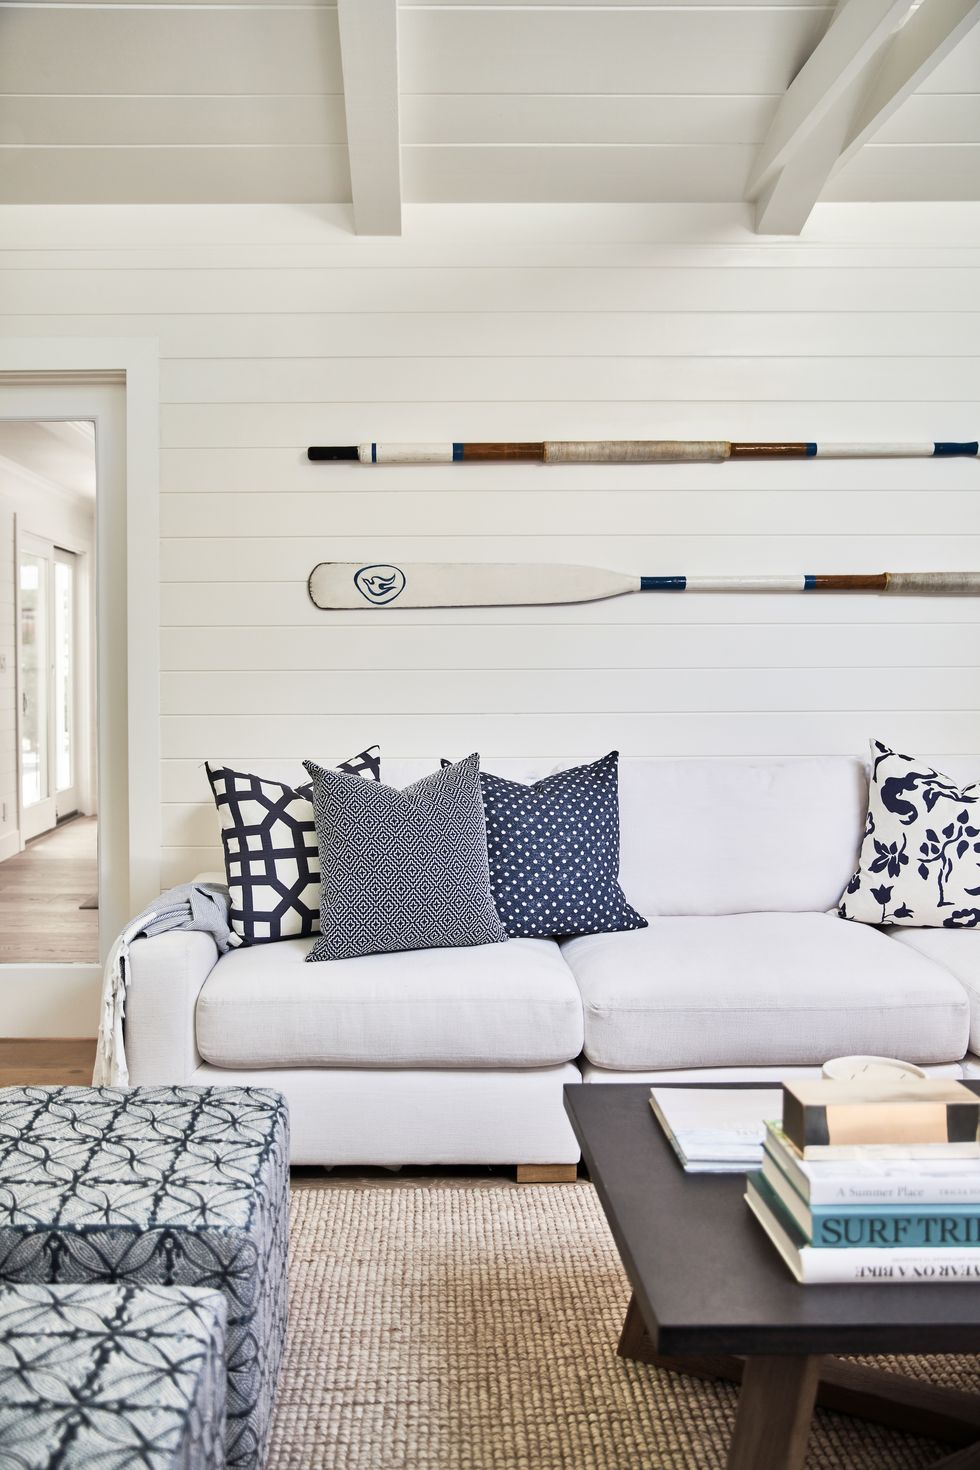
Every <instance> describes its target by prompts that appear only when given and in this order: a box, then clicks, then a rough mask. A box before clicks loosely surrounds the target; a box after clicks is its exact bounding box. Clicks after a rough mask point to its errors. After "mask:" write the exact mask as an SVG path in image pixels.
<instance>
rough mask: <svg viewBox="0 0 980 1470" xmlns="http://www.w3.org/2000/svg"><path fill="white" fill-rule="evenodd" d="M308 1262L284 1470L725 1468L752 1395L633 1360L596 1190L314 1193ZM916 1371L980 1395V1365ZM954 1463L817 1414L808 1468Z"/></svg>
mask: <svg viewBox="0 0 980 1470" xmlns="http://www.w3.org/2000/svg"><path fill="white" fill-rule="evenodd" d="M291 1257H292V1283H291V1292H292V1306H291V1315H290V1335H289V1343H288V1347H287V1356H286V1362H285V1367H284V1371H283V1377H282V1381H281V1387H280V1394H279V1404H278V1410H277V1415H276V1422H275V1428H274V1432H273V1444H272V1451H271V1454H270V1457H269V1462H268V1467H267V1470H334V1467H337V1470H340V1467H345V1470H395V1467H419V1470H559V1467H560V1470H573V1467H574V1470H641V1467H642V1470H702V1467H704V1470H712V1467H719V1470H721V1467H723V1466H724V1463H725V1453H726V1449H727V1445H728V1440H729V1436H730V1433H731V1427H732V1423H733V1419H734V1413H735V1404H736V1390H735V1389H734V1388H733V1387H732V1386H730V1385H728V1384H723V1383H717V1382H704V1381H699V1380H695V1379H691V1378H686V1377H682V1376H680V1375H677V1374H672V1373H667V1372H663V1371H660V1370H658V1369H654V1368H649V1367H644V1366H641V1365H639V1364H634V1363H627V1362H624V1361H623V1360H622V1359H620V1358H617V1356H616V1342H617V1339H618V1336H619V1330H620V1327H621V1325H622V1319H623V1313H624V1311H625V1309H626V1302H627V1299H628V1297H629V1287H628V1285H627V1282H626V1278H625V1277H624V1275H623V1272H622V1268H621V1266H620V1264H619V1260H618V1257H617V1255H616V1250H615V1247H614V1246H613V1243H612V1239H611V1237H610V1235H609V1231H608V1228H607V1226H606V1223H605V1220H604V1217H603V1215H602V1211H601V1209H600V1208H599V1204H598V1201H597V1199H596V1196H595V1192H594V1191H593V1189H592V1187H591V1186H590V1185H588V1184H574V1185H550V1186H524V1187H521V1188H518V1187H508V1186H507V1185H506V1184H503V1183H501V1184H500V1185H498V1186H496V1187H494V1186H490V1187H488V1186H484V1187H479V1186H475V1187H459V1186H458V1185H446V1186H444V1187H425V1186H423V1187H417V1186H407V1185H397V1184H396V1185H392V1186H388V1187H384V1186H377V1185H357V1186H353V1187H330V1186H327V1187H324V1188H309V1187H308V1188H301V1189H297V1190H295V1191H294V1194H293V1215H292V1241H291ZM895 1290H896V1291H898V1290H901V1288H900V1287H896V1288H895ZM950 1290H955V1288H953V1287H951V1288H950ZM892 1366H900V1365H898V1364H894V1365H892ZM901 1366H903V1367H905V1368H907V1369H908V1371H914V1372H917V1373H921V1374H923V1375H926V1376H930V1377H933V1378H936V1379H942V1380H943V1381H945V1382H949V1383H954V1384H956V1385H958V1386H960V1387H965V1388H971V1389H972V1388H974V1387H976V1388H977V1389H978V1390H980V1360H978V1359H973V1358H970V1359H963V1358H960V1359H951V1358H941V1359H933V1360H931V1361H925V1360H918V1361H917V1362H914V1363H913V1362H909V1363H907V1364H903V1365H901ZM949 1448H950V1447H949V1446H947V1447H946V1452H948V1450H949ZM942 1452H943V1446H940V1445H937V1444H933V1443H931V1442H929V1441H926V1440H922V1439H911V1438H907V1437H905V1436H903V1435H899V1434H895V1433H893V1432H890V1431H887V1430H884V1429H881V1428H879V1427H877V1426H873V1425H869V1424H861V1423H858V1422H857V1421H856V1420H853V1419H848V1418H845V1417H843V1416H841V1415H835V1414H829V1413H825V1412H823V1411H818V1413H817V1416H816V1420H815V1426H814V1430H813V1435H812V1438H811V1443H810V1452H809V1457H808V1460H807V1466H808V1470H809V1467H811V1466H812V1467H814V1470H817V1467H819V1470H844V1467H848V1470H906V1467H909V1470H912V1467H918V1466H923V1465H926V1464H928V1462H929V1460H930V1459H935V1458H937V1457H938V1456H939V1455H940V1454H941V1453H942Z"/></svg>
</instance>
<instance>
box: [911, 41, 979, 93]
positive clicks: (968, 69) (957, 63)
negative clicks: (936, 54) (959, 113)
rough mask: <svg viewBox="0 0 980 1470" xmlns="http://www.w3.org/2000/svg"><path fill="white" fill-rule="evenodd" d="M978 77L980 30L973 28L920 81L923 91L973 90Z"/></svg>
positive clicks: (975, 87)
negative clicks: (943, 59)
mask: <svg viewBox="0 0 980 1470" xmlns="http://www.w3.org/2000/svg"><path fill="white" fill-rule="evenodd" d="M977 77H980V31H978V30H977V29H976V27H974V28H973V30H971V31H968V32H967V34H966V35H965V36H964V37H963V39H962V41H960V43H959V44H958V45H957V46H954V48H953V50H952V51H951V52H950V54H949V55H948V56H947V57H946V59H945V61H941V62H940V63H939V65H938V66H937V67H936V69H935V70H934V71H932V72H930V74H929V75H928V76H927V77H926V79H925V81H924V82H923V83H922V87H921V89H920V90H921V91H923V92H975V91H976V89H977Z"/></svg>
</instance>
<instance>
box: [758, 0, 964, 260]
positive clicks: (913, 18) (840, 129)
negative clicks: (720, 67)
mask: <svg viewBox="0 0 980 1470" xmlns="http://www.w3.org/2000/svg"><path fill="white" fill-rule="evenodd" d="M856 3H857V0H850V4H849V5H848V6H847V7H846V9H853V8H854V6H855V4H856ZM844 13H846V12H845V10H840V11H839V12H838V14H839V15H842V14H844ZM978 20H980V0H922V4H921V5H919V7H918V8H917V9H915V10H913V11H912V13H911V14H910V15H909V17H908V19H907V20H906V22H905V24H904V25H901V26H900V27H899V28H898V29H897V30H896V31H895V32H894V34H892V35H891V36H886V37H885V39H884V40H883V41H881V42H880V43H879V45H878V48H877V50H876V51H874V52H873V53H872V54H871V55H869V56H868V57H867V59H866V61H865V64H864V66H863V68H862V69H861V70H860V71H858V72H857V73H856V74H855V75H854V76H853V77H852V79H851V81H850V82H849V83H848V84H847V85H846V86H845V87H844V88H843V89H842V90H838V92H837V95H836V97H835V99H834V101H833V102H832V103H831V105H830V106H829V107H828V108H826V109H825V110H824V113H823V116H822V118H821V119H820V121H819V122H818V123H817V124H816V125H815V126H813V127H811V129H810V131H809V132H808V133H807V134H806V136H804V137H799V136H798V137H797V140H796V144H795V146H794V147H793V148H792V149H790V150H789V151H788V156H787V158H786V161H785V163H784V164H783V165H782V167H781V168H778V169H777V170H776V171H775V172H774V173H772V174H771V176H770V178H769V182H768V184H766V185H765V186H764V187H763V188H762V189H761V190H760V191H759V192H758V193H757V196H756V220H755V227H756V230H757V232H758V233H759V234H763V235H798V234H799V233H800V232H801V230H802V229H803V226H804V225H805V224H806V221H807V219H808V217H809V215H810V212H811V211H812V209H813V207H814V205H815V204H816V202H817V200H818V199H819V198H820V195H821V193H822V192H823V190H824V188H825V186H826V184H827V182H828V181H829V180H830V179H831V178H832V177H833V175H834V174H835V173H837V172H838V170H839V169H841V168H842V167H843V166H844V164H845V163H847V161H848V160H849V159H850V158H852V157H853V156H854V154H855V153H856V152H857V151H858V149H859V148H860V147H862V145H863V144H864V143H866V142H867V141H868V139H869V138H870V137H871V136H872V134H873V133H875V132H876V131H877V129H878V128H880V127H881V126H882V125H883V124H884V123H885V122H886V121H887V120H888V118H889V117H891V116H892V114H893V113H894V112H895V111H896V109H897V108H898V107H899V106H900V105H901V104H902V102H904V101H905V99H906V97H908V96H909V95H910V94H911V93H912V92H914V91H915V90H916V89H917V88H918V87H919V86H921V84H922V82H923V81H924V80H925V78H926V77H927V76H928V75H929V73H930V72H931V71H932V70H933V68H934V67H936V66H938V64H939V62H940V61H942V60H943V59H944V57H946V56H948V55H949V53H950V51H952V49H953V48H954V46H956V45H957V44H958V43H959V42H960V41H961V40H962V39H963V37H964V36H965V35H966V33H967V32H968V31H969V30H970V28H971V27H972V26H974V25H975V24H976V23H977V21H978ZM832 30H833V26H832V27H831V30H829V31H828V32H827V36H826V37H825V39H829V38H830V36H831V33H832ZM817 49H818V50H819V47H818V48H817ZM816 55H817V52H816V51H815V52H814V56H816ZM811 59H812V58H811ZM800 75H802V73H801V74H800ZM795 85H796V83H795V82H794V83H793V86H795ZM790 91H792V87H791V88H790ZM786 95H787V97H788V96H789V93H787V94H786Z"/></svg>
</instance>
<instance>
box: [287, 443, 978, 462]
mask: <svg viewBox="0 0 980 1470" xmlns="http://www.w3.org/2000/svg"><path fill="white" fill-rule="evenodd" d="M306 453H307V455H308V457H309V458H310V459H313V460H340V459H356V460H359V461H360V463H361V464H454V463H462V464H491V463H500V462H509V463H515V462H525V463H527V462H530V463H534V462H538V463H542V464H683V463H685V462H688V463H692V464H717V463H720V462H721V461H723V460H726V459H951V458H954V457H970V458H977V456H978V441H977V440H976V439H973V440H970V441H969V442H967V443H954V442H949V441H935V442H933V441H930V442H924V443H918V444H817V443H804V442H799V443H788V444H748V443H740V444H735V443H732V442H731V441H730V440H728V439H592V440H589V439H545V440H543V441H542V442H541V443H523V444H510V443H502V444H327V445H314V446H312V447H311V448H310V449H308V450H307V451H306Z"/></svg>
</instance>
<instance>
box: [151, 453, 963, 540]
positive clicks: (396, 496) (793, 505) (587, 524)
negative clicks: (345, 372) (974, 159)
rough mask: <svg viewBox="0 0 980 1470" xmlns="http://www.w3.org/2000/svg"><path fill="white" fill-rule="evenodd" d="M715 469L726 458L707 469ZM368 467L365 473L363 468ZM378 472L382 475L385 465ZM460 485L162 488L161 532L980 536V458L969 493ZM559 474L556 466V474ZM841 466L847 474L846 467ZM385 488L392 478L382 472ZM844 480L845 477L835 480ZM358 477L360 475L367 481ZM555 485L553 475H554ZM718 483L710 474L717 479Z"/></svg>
mask: <svg viewBox="0 0 980 1470" xmlns="http://www.w3.org/2000/svg"><path fill="white" fill-rule="evenodd" d="M713 468H714V469H715V470H716V471H718V472H719V474H720V475H721V476H724V471H725V468H727V466H713ZM366 473H368V474H369V473H370V471H366ZM382 473H383V472H382ZM456 473H457V480H456V482H455V483H456V485H457V486H458V491H457V493H455V494H448V495H446V496H440V497H439V498H438V499H434V498H433V496H432V494H431V492H430V491H421V492H411V491H387V490H383V489H378V488H376V487H377V486H378V481H379V479H381V475H379V474H376V475H374V476H373V477H372V480H371V482H370V486H371V488H370V489H368V488H367V487H365V489H364V491H363V492H361V493H356V492H355V493H344V492H333V493H329V492H328V490H327V484H328V482H323V485H324V489H323V491H322V492H320V493H316V492H314V493H308V494H291V493H284V492H282V491H276V490H270V491H269V492H268V493H267V494H255V493H250V494H239V495H236V496H235V499H234V501H233V502H232V501H230V500H229V498H228V496H227V495H226V494H216V495H209V494H207V493H200V492H198V493H196V494H188V495H166V496H164V497H163V501H162V507H161V511H162V517H161V529H162V533H163V535H165V536H168V537H174V538H177V539H179V538H182V537H191V538H194V537H199V536H224V535H227V534H234V535H235V536H236V537H245V536H253V537H259V538H262V539H269V540H271V539H274V538H278V537H283V536H311V537H312V536H315V537H318V538H321V544H322V543H323V542H326V541H327V540H328V539H329V538H332V537H336V536H351V535H353V536H357V535H364V534H365V533H367V534H369V535H370V534H383V535H384V536H385V537H390V536H414V535H417V534H418V531H419V528H420V527H426V528H427V527H430V526H432V527H435V526H438V531H439V534H440V535H441V536H480V537H483V536H497V537H501V536H508V535H509V536H520V537H524V536H545V537H546V536H549V535H552V534H553V533H554V531H555V530H556V529H558V528H560V531H561V534H562V535H563V536H593V535H596V534H597V533H598V532H599V531H600V529H601V528H609V527H616V528H617V530H619V531H626V530H628V531H629V533H630V534H631V535H636V536H640V535H643V536H651V537H656V536H665V535H671V536H676V535H684V536H696V535H698V534H699V533H700V532H702V531H703V530H704V528H705V527H706V526H710V527H711V532H712V534H713V535H716V536H719V535H743V536H744V535H751V534H756V535H759V536H777V535H785V536H790V537H793V536H807V535H811V534H815V535H828V534H831V535H832V534H835V533H839V532H840V531H841V528H842V527H846V534H847V535H862V536H874V535H876V534H879V533H880V532H882V531H883V530H885V531H887V534H888V535H889V536H895V535H905V536H914V535H916V534H917V533H920V532H921V533H923V534H925V535H930V534H935V531H936V529H937V528H943V527H949V526H955V527H956V529H957V533H958V534H959V535H973V536H980V466H978V467H977V473H976V484H975V486H974V488H973V489H971V490H966V491H962V490H960V491H956V490H943V489H940V488H938V487H937V486H933V487H932V488H927V477H926V476H923V477H922V485H923V488H922V489H921V490H907V491H897V490H888V491H886V492H885V494H886V496H887V498H886V500H885V501H884V502H883V501H882V498H881V492H880V491H868V492H862V491H858V490H853V489H848V488H841V489H839V490H829V491H828V490H798V491H796V492H794V493H791V494H788V493H786V492H785V491H782V490H742V489H740V490H738V491H734V492H733V491H732V490H726V489H725V488H723V486H722V487H720V488H718V489H712V490H691V491H689V492H688V493H686V494H685V493H683V492H678V491H676V490H661V491H648V492H647V493H646V494H637V493H636V492H635V491H631V490H612V489H606V490H604V489H602V488H601V487H600V485H599V484H598V481H600V480H601V478H602V475H601V472H600V473H599V474H598V475H596V476H595V479H596V482H597V483H596V486H595V488H594V489H591V490H568V489H563V488H560V486H558V485H555V488H553V489H544V488H538V489H536V490H535V491H534V492H533V493H527V492H525V493H523V494H519V493H518V494H515V493H513V492H509V491H506V490H501V491H497V490H492V489H485V490H467V489H466V488H465V481H463V480H461V477H462V476H464V475H465V474H466V470H465V468H463V469H460V470H457V472H456ZM559 474H560V471H559ZM845 474H846V471H845ZM385 478H386V480H387V482H388V483H389V484H390V482H391V478H392V475H391V474H390V473H389V474H387V475H386V476H385ZM841 478H842V479H843V478H844V477H843V476H842V477H841ZM362 483H364V482H363V481H362ZM551 483H552V484H553V485H554V484H555V482H554V481H553V480H552V481H551ZM716 483H717V482H716Z"/></svg>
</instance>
